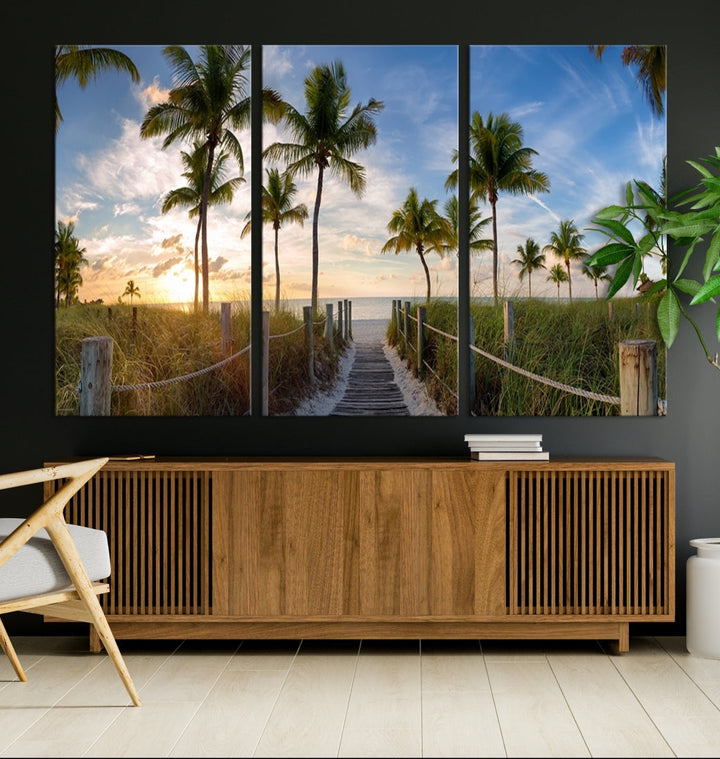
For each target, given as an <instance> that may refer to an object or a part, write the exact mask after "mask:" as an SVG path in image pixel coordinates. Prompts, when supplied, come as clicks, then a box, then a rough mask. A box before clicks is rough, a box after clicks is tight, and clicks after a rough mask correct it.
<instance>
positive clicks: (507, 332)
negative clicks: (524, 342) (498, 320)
mask: <svg viewBox="0 0 720 759" xmlns="http://www.w3.org/2000/svg"><path fill="white" fill-rule="evenodd" d="M503 339H504V346H503V348H504V355H505V360H506V361H511V360H512V357H513V354H514V353H515V315H514V309H513V302H512V301H511V300H504V301H503Z"/></svg>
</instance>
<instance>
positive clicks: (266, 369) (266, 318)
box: [260, 311, 270, 416]
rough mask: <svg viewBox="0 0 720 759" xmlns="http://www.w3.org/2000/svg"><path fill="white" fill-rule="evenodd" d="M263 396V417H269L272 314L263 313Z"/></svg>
mask: <svg viewBox="0 0 720 759" xmlns="http://www.w3.org/2000/svg"><path fill="white" fill-rule="evenodd" d="M261 329H262V338H261V341H262V367H261V375H260V376H261V377H262V396H261V411H260V413H261V414H262V415H263V416H267V415H268V408H269V405H270V312H269V311H263V312H262V325H261Z"/></svg>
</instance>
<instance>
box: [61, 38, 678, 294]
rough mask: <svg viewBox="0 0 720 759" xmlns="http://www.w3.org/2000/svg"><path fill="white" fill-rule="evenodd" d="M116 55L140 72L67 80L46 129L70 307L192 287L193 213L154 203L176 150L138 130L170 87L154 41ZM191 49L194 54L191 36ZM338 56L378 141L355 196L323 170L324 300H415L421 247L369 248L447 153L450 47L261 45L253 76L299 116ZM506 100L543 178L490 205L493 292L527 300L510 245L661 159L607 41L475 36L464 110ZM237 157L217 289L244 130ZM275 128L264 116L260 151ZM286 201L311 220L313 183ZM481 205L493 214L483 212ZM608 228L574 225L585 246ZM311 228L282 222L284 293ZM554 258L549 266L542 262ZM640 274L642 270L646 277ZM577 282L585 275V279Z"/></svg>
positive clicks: (219, 244) (504, 107)
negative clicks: (80, 264) (133, 289)
mask: <svg viewBox="0 0 720 759" xmlns="http://www.w3.org/2000/svg"><path fill="white" fill-rule="evenodd" d="M111 46H112V47H116V48H117V49H119V50H122V51H123V52H125V53H127V54H128V55H129V56H130V57H131V58H132V59H133V61H134V62H135V64H136V66H137V67H138V69H139V71H140V75H141V78H142V81H141V82H140V83H139V84H134V83H132V82H131V80H130V77H129V76H128V75H127V74H124V73H116V72H108V73H104V74H102V75H101V76H100V77H99V78H98V79H97V80H96V81H95V82H91V83H90V84H89V85H88V87H87V88H86V89H85V90H80V89H79V88H78V87H77V85H75V83H73V82H69V83H67V84H66V85H64V86H63V87H62V88H60V89H59V90H58V99H59V104H60V108H61V110H62V113H63V116H64V121H63V122H62V123H61V126H60V131H59V133H58V135H57V138H56V217H57V219H61V220H63V221H68V220H72V221H73V222H74V224H75V233H76V235H77V236H78V238H79V239H80V243H81V245H82V246H83V247H84V248H85V249H86V257H87V258H88V260H89V262H90V265H89V266H88V267H85V268H84V270H83V278H84V284H83V286H82V287H81V288H80V292H79V296H80V299H81V300H85V299H87V300H90V299H94V298H103V299H104V300H105V302H106V303H108V302H115V301H116V300H117V297H118V296H119V295H120V293H122V291H123V289H124V287H125V283H126V282H127V280H128V279H133V280H134V281H135V283H136V285H138V286H139V287H140V291H141V294H142V300H141V302H146V303H147V302H152V301H167V300H170V301H177V300H187V299H190V298H191V297H192V282H193V276H192V269H191V266H190V264H191V260H192V247H193V240H194V233H195V221H194V220H190V219H189V218H188V215H187V211H186V210H184V209H178V210H175V211H172V212H171V213H169V214H165V215H163V214H161V213H160V205H161V203H162V198H163V196H164V195H165V194H166V193H167V192H168V191H169V190H171V189H174V188H176V187H180V186H182V185H183V184H184V179H183V177H182V175H181V173H182V170H183V169H182V164H181V160H180V150H181V149H187V146H180V145H178V146H177V147H176V146H172V147H170V148H167V149H165V150H162V149H161V140H160V139H153V140H141V139H140V136H139V130H140V123H141V121H142V118H143V116H144V114H145V113H146V111H147V109H148V108H149V107H150V105H152V104H153V103H155V102H159V101H161V100H162V99H164V98H165V96H166V94H167V91H168V89H169V88H170V87H171V86H172V82H171V79H170V72H169V69H168V67H167V65H166V62H165V59H164V58H163V55H162V46H124V45H111ZM186 47H187V48H188V49H189V50H190V51H191V53H192V52H193V51H195V50H196V48H194V47H193V46H190V45H188V46H186ZM336 58H338V59H341V60H342V61H343V64H344V65H345V69H346V72H347V77H348V84H349V86H350V88H351V91H352V98H351V100H352V103H353V104H355V103H357V102H362V103H366V102H367V100H368V99H369V98H371V97H373V98H375V99H377V100H382V101H383V103H384V106H385V107H384V109H383V111H382V112H381V113H380V114H378V116H377V117H376V123H377V131H378V137H377V141H376V142H375V144H374V145H372V146H371V147H370V148H369V149H367V150H365V151H362V152H361V153H359V154H357V156H356V157H355V160H357V161H358V162H359V163H361V164H362V165H363V166H364V167H365V168H366V171H367V190H366V192H365V194H364V195H363V196H362V197H361V198H358V197H356V196H355V195H353V193H352V192H351V191H350V190H349V188H347V187H346V186H344V185H342V184H340V183H338V182H337V181H336V180H334V179H331V178H327V181H326V183H325V187H324V192H323V200H322V207H321V211H320V283H319V291H320V292H319V295H320V297H321V298H324V297H327V298H337V297H359V296H363V295H372V296H388V297H414V296H422V295H424V292H425V279H424V274H423V271H422V267H421V264H420V261H419V259H418V257H417V255H416V254H414V253H406V254H400V255H399V256H395V255H394V254H385V255H381V254H380V249H381V247H382V245H383V244H384V242H385V241H386V240H387V238H388V236H389V233H388V232H387V229H386V225H387V222H388V221H389V220H390V217H391V214H392V212H393V210H394V209H396V208H398V207H400V206H401V204H402V202H403V201H404V199H405V198H406V196H407V194H408V191H409V189H410V187H416V188H417V190H418V193H419V194H420V196H421V197H428V198H430V199H437V201H438V209H442V207H443V205H444V203H445V201H446V200H447V199H448V197H449V193H447V192H446V191H445V188H444V183H445V179H446V177H447V175H448V173H449V172H450V171H451V170H452V168H453V164H452V162H451V158H450V156H451V153H452V151H453V149H455V148H456V147H457V49H456V48H455V47H454V46H451V45H450V46H382V47H375V46H363V45H359V46H342V47H340V46H338V47H319V46H308V47H303V46H297V45H296V46H288V47H277V46H266V47H264V49H263V62H264V72H263V79H264V83H265V84H266V85H268V86H271V87H274V88H276V89H278V90H279V91H280V93H281V95H282V96H283V97H284V98H285V99H286V100H288V101H289V102H291V103H292V104H293V105H295V107H297V108H298V109H299V110H303V107H304V96H303V82H304V78H305V76H306V75H307V74H308V73H309V71H310V70H311V68H312V67H313V66H314V65H316V64H319V63H329V62H331V61H332V60H335V59H336ZM473 110H478V111H480V113H481V114H483V116H486V115H487V113H488V112H489V111H492V112H494V113H499V112H501V111H505V112H507V113H509V115H510V116H511V117H512V118H513V119H514V120H517V121H519V122H520V123H521V124H522V126H523V130H524V140H525V144H526V145H528V146H530V147H532V148H534V149H535V150H537V151H538V155H537V156H536V158H535V167H536V168H537V169H539V170H541V171H545V172H546V173H547V174H548V176H549V178H550V181H551V192H550V193H546V194H542V195H539V196H537V197H536V198H535V199H530V198H515V197H510V196H501V199H500V201H499V203H498V224H499V233H500V241H499V245H500V260H501V273H500V282H501V290H502V292H503V293H504V294H506V295H522V294H524V293H526V288H527V283H526V282H525V283H523V284H521V283H520V281H519V280H518V277H517V267H516V266H514V265H512V264H511V263H510V262H511V261H512V259H513V258H515V257H516V255H517V253H516V248H517V245H519V244H522V243H524V241H525V239H526V238H527V237H533V238H534V239H535V240H537V241H538V242H539V243H540V244H541V245H544V244H546V243H547V242H548V241H549V235H550V233H551V232H552V230H553V229H555V228H556V227H557V225H558V223H559V220H560V219H564V218H573V219H574V220H575V222H576V224H577V226H578V227H579V228H581V229H583V228H584V227H587V226H588V225H589V223H590V219H591V216H592V214H593V212H594V211H596V210H598V209H599V208H601V207H602V206H604V205H607V204H609V203H613V202H617V201H618V200H619V199H620V197H621V195H620V193H621V191H622V188H623V186H624V183H625V182H626V181H627V180H628V179H631V178H633V177H635V178H640V179H645V180H647V181H649V182H650V183H651V184H653V185H655V186H656V185H657V184H658V181H659V175H660V166H661V162H662V156H663V155H664V153H665V121H664V119H658V118H657V117H653V116H652V114H651V111H650V108H649V106H648V105H647V103H646V102H645V101H644V100H643V97H642V93H641V91H640V87H639V85H638V84H637V83H636V82H635V80H634V73H633V72H632V71H631V70H630V69H628V68H626V67H624V66H623V65H622V63H621V61H620V48H619V47H609V48H608V49H607V50H606V52H605V54H604V56H603V60H602V61H597V60H596V59H595V58H594V57H593V56H592V54H591V53H590V52H589V50H588V48H587V46H586V45H578V46H554V47H542V46H522V47H497V46H493V47H486V46H482V47H471V112H472V111H473ZM239 138H240V141H241V144H242V145H243V149H244V152H245V169H246V171H245V179H246V183H245V184H244V185H243V186H242V187H241V189H240V190H239V191H238V192H237V193H236V196H235V199H234V201H233V203H232V204H230V205H228V206H223V207H214V208H212V209H211V215H210V217H209V253H210V259H211V269H212V274H211V285H210V292H211V298H212V299H214V300H220V299H225V298H245V297H249V288H250V277H249V274H250V272H249V266H250V238H249V237H246V238H244V239H241V237H240V231H241V230H242V227H243V226H244V224H245V214H246V213H247V212H248V211H249V210H250V181H251V177H252V169H253V167H252V166H251V165H250V135H249V133H245V134H240V135H239ZM276 139H284V137H283V135H282V133H281V132H280V131H279V129H278V128H277V127H271V126H266V127H265V129H264V133H263V144H264V145H267V144H270V142H272V141H274V140H276ZM296 181H297V185H298V196H297V202H304V203H306V205H307V206H308V210H309V211H310V213H312V208H313V203H314V197H315V178H314V177H313V178H311V179H304V180H303V179H299V178H298V179H297V180H296ZM481 210H482V211H483V215H488V214H489V209H488V207H485V206H483V207H482V208H481ZM264 232H265V234H264V248H263V250H264V276H263V281H264V283H265V286H266V288H267V290H266V293H267V295H268V296H271V295H272V293H273V292H274V264H273V254H272V233H271V230H270V229H269V228H266V229H265V230H264ZM601 242H602V238H600V237H599V236H598V235H595V234H588V235H587V236H586V240H585V243H586V246H587V247H588V249H589V250H593V249H595V248H596V247H598V245H599V244H601ZM310 246H311V222H310V220H308V221H307V222H306V223H305V225H304V227H299V226H294V227H290V226H288V227H286V228H283V229H281V231H280V256H281V283H282V291H283V297H286V298H305V297H309V287H310V273H311V268H310V267H311V259H310V250H311V247H310ZM427 260H428V264H429V266H430V269H431V274H432V288H433V294H434V295H444V296H451V295H455V294H456V292H457V284H456V279H457V261H456V258H455V257H454V256H448V257H446V258H445V259H442V260H441V259H440V258H439V257H438V256H437V255H434V254H431V255H429V256H428V259H427ZM552 263H554V260H549V261H548V264H549V265H552ZM488 264H489V256H487V255H486V256H478V257H475V258H474V259H473V263H472V268H471V278H472V280H473V294H475V295H489V294H491V284H490V279H489V268H488ZM649 273H651V274H652V271H650V272H649ZM544 280H545V278H544V276H543V273H542V272H540V273H537V274H536V275H534V277H533V294H534V295H543V294H545V295H548V296H554V295H555V292H556V290H555V286H554V285H552V284H550V283H546V282H545V281H544ZM582 280H585V281H584V282H583V281H582ZM573 294H574V295H577V296H580V295H587V296H590V295H592V294H593V291H592V284H591V283H590V281H589V280H586V278H584V277H582V276H581V275H579V274H578V275H577V276H575V275H574V276H573Z"/></svg>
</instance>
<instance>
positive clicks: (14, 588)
mask: <svg viewBox="0 0 720 759" xmlns="http://www.w3.org/2000/svg"><path fill="white" fill-rule="evenodd" d="M23 521H24V520H23V519H13V518H10V517H4V518H2V519H0V541H2V540H3V539H4V538H6V537H7V536H8V535H9V534H10V533H11V532H12V531H13V530H14V529H15V528H16V527H18V526H19V525H21V524H22V523H23ZM68 528H69V530H70V534H71V535H72V539H73V541H74V543H75V545H76V546H77V549H78V552H79V554H80V558H81V559H82V563H83V566H84V567H85V571H86V572H87V573H88V577H89V578H90V579H91V580H92V581H95V580H103V579H105V578H106V577H109V576H110V551H109V549H108V541H107V535H106V534H105V532H104V531H103V530H95V529H92V528H90V527H81V526H79V525H74V524H69V525H68ZM68 587H72V582H71V580H70V577H69V576H68V573H67V572H66V571H65V567H64V566H63V563H62V561H61V560H60V557H59V556H58V553H57V551H56V550H55V546H54V545H53V544H52V541H51V540H50V536H49V535H48V533H47V531H46V530H38V531H37V532H36V533H35V535H33V537H32V538H30V540H28V542H27V543H26V544H25V545H24V546H23V547H22V548H21V549H20V550H19V551H18V552H17V553H16V554H15V555H14V556H12V557H11V558H10V559H8V561H6V562H5V563H4V564H3V565H2V566H1V567H0V601H10V600H12V599H14V598H24V597H25V596H34V595H38V594H40V593H50V592H52V591H55V590H63V589H64V588H68Z"/></svg>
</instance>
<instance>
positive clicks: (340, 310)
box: [338, 300, 343, 344]
mask: <svg viewBox="0 0 720 759" xmlns="http://www.w3.org/2000/svg"><path fill="white" fill-rule="evenodd" d="M338 340H339V341H340V343H341V344H342V341H343V302H342V301H341V300H339V301H338Z"/></svg>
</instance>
